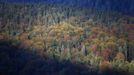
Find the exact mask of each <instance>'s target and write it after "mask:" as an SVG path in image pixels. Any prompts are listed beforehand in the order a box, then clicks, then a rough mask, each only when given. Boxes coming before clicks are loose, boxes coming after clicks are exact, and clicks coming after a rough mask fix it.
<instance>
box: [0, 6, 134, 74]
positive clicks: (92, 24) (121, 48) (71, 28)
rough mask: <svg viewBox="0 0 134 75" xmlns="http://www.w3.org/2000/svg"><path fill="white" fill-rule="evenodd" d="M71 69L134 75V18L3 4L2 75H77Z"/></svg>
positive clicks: (0, 20)
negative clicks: (28, 53)
mask: <svg viewBox="0 0 134 75" xmlns="http://www.w3.org/2000/svg"><path fill="white" fill-rule="evenodd" d="M6 51H7V52H6ZM14 52H16V53H18V54H15V53H14ZM22 52H30V53H33V54H34V55H37V56H38V57H40V58H39V59H38V58H35V57H32V56H30V55H27V53H26V54H22ZM21 54H22V55H21ZM33 54H32V55H33ZM17 56H18V57H17ZM34 59H36V62H34ZM38 60H39V62H37V61H38ZM51 60H53V61H51ZM25 61H26V62H25ZM5 62H6V64H4V63H5ZM60 62H62V63H60ZM68 62H69V63H68ZM33 63H36V65H35V67H34V64H33ZM45 63H46V64H47V65H46V64H45ZM58 63H59V64H58ZM3 64H4V66H3ZM39 64H42V65H46V67H41V68H40V66H39V68H38V65H39ZM52 64H54V65H52ZM57 64H58V65H57ZM72 64H75V66H76V65H79V67H78V68H82V70H81V69H78V70H77V67H74V65H72ZM22 65H25V66H24V67H23V66H22ZM68 66H70V67H68ZM84 66H85V67H84ZM9 67H10V68H9ZM60 67H62V68H60ZM8 68H9V69H8ZM46 68H47V69H46ZM48 68H49V69H48ZM83 68H84V69H83ZM85 68H86V69H85ZM13 69H15V70H13ZM32 69H33V70H34V71H33V73H31V72H32ZM71 69H72V71H74V74H76V75H89V74H91V75H109V74H111V75H133V74H134V17H133V16H129V15H124V14H121V13H119V12H114V11H106V10H96V9H89V8H82V7H81V8H80V7H74V6H71V5H66V6H64V5H59V4H6V3H1V4H0V74H1V75H31V74H33V75H42V74H43V75H44V74H45V75H74V74H73V73H72V71H70V70H71ZM47 70H49V71H47ZM56 70H57V71H56ZM68 70H69V71H68ZM83 70H84V71H83ZM40 71H41V72H40ZM42 71H43V72H42ZM80 71H82V72H81V73H79V72H80Z"/></svg>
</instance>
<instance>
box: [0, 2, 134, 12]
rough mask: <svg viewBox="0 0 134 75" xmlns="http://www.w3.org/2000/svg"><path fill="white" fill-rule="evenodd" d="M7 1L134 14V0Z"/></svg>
mask: <svg viewBox="0 0 134 75" xmlns="http://www.w3.org/2000/svg"><path fill="white" fill-rule="evenodd" d="M1 2H7V3H51V4H52V3H54V4H56V3H57V4H64V5H74V6H80V7H85V8H96V9H102V10H112V11H119V12H121V13H123V14H127V15H134V13H133V12H134V0H1Z"/></svg>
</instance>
